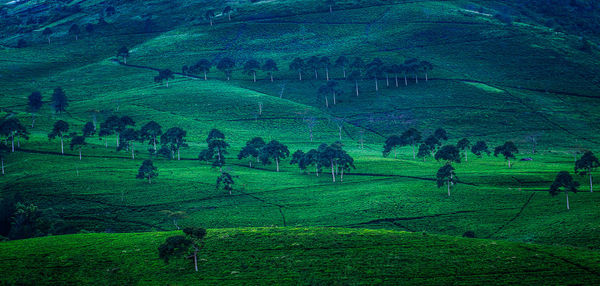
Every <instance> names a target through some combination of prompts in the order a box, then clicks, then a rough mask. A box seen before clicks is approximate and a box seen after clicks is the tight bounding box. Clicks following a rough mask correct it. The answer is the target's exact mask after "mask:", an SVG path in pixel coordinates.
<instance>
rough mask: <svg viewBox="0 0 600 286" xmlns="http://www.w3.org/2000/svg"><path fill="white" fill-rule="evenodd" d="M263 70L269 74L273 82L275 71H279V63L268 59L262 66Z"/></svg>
mask: <svg viewBox="0 0 600 286" xmlns="http://www.w3.org/2000/svg"><path fill="white" fill-rule="evenodd" d="M262 70H263V71H265V72H267V73H268V74H269V77H271V82H273V73H274V72H276V71H279V68H277V63H276V62H275V61H274V60H272V59H268V60H267V61H266V62H265V64H264V65H263V66H262Z"/></svg>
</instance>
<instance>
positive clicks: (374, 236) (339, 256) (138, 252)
mask: <svg viewBox="0 0 600 286" xmlns="http://www.w3.org/2000/svg"><path fill="white" fill-rule="evenodd" d="M176 234H179V232H151V233H131V234H78V235H65V236H56V237H45V238H36V239H28V240H22V241H12V242H7V243H4V244H2V247H1V248H0V269H11V271H10V272H5V273H4V274H3V276H2V277H0V282H3V283H8V284H12V283H17V284H20V285H29V284H36V285H40V284H63V283H67V284H70V283H74V284H87V283H94V284H103V285H117V284H119V285H122V284H124V283H127V284H138V283H139V284H154V285H163V284H198V283H202V284H217V283H218V284H222V283H227V284H237V283H243V284H245V285H249V284H252V285H254V284H256V285H258V284H262V285H264V284H283V285H325V284H327V285H331V284H339V285H345V284H381V283H386V284H398V283H401V284H415V285H417V284H418V285H423V284H427V285H447V284H455V285H456V284H457V285H474V284H477V285H507V284H519V285H531V284H532V283H534V284H535V283H539V281H552V283H553V284H563V285H564V284H588V285H593V284H597V283H598V282H599V281H600V267H599V265H600V254H598V253H597V252H593V251H583V250H579V249H574V248H568V247H550V246H539V245H533V244H520V243H511V242H501V241H491V240H479V239H465V238H455V237H449V236H438V235H431V234H426V233H408V232H397V231H387V230H353V229H341V228H239V229H210V230H209V232H208V236H207V238H206V246H205V248H204V249H203V250H202V251H201V255H200V256H201V259H200V271H199V272H198V273H195V272H194V271H193V265H191V264H190V261H183V260H173V261H171V263H170V264H167V265H165V264H164V263H163V261H162V260H159V259H158V254H157V247H158V245H159V244H161V243H162V242H164V240H165V239H166V237H168V236H171V235H176ZM57 270H60V271H57Z"/></svg>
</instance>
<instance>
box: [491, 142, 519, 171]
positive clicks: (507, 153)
mask: <svg viewBox="0 0 600 286" xmlns="http://www.w3.org/2000/svg"><path fill="white" fill-rule="evenodd" d="M518 152H519V149H517V146H515V143H513V142H512V141H508V142H506V143H504V145H500V146H498V147H496V148H495V149H494V156H496V157H498V154H502V155H503V156H504V158H505V159H506V160H507V161H508V168H510V167H511V166H510V159H511V158H512V159H514V158H515V153H518Z"/></svg>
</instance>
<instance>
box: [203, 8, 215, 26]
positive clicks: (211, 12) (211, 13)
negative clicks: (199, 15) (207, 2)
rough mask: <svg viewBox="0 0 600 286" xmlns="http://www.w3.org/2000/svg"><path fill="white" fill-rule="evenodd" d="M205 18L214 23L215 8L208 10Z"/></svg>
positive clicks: (211, 23)
mask: <svg viewBox="0 0 600 286" xmlns="http://www.w3.org/2000/svg"><path fill="white" fill-rule="evenodd" d="M204 18H205V19H206V20H208V21H209V22H210V25H211V26H212V25H213V19H214V18H215V10H208V11H206V13H205V14H204Z"/></svg>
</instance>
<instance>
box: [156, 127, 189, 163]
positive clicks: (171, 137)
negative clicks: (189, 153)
mask: <svg viewBox="0 0 600 286" xmlns="http://www.w3.org/2000/svg"><path fill="white" fill-rule="evenodd" d="M186 135H187V132H186V131H185V130H183V129H181V128H179V127H172V128H169V129H168V130H167V131H165V133H164V134H162V136H160V143H161V144H164V145H168V147H169V149H170V150H171V158H173V159H174V158H175V152H177V160H181V156H180V154H179V149H181V148H182V147H187V146H188V144H187V143H186V142H185V136H186Z"/></svg>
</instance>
